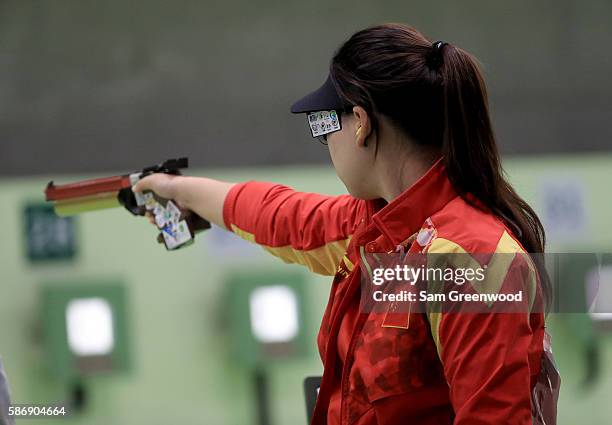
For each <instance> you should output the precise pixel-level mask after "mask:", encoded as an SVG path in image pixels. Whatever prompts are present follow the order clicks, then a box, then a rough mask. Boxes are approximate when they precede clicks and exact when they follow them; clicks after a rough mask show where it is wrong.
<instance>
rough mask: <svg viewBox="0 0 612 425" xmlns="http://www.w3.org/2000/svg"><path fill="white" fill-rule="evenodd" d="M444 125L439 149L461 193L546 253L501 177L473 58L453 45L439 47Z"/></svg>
mask: <svg viewBox="0 0 612 425" xmlns="http://www.w3.org/2000/svg"><path fill="white" fill-rule="evenodd" d="M442 55H443V64H442V66H441V67H440V73H441V74H442V80H443V83H442V85H443V91H444V94H443V105H444V106H443V108H444V114H443V115H444V124H443V129H444V130H443V139H442V154H443V156H444V162H445V167H446V171H447V174H448V177H449V180H450V181H451V183H452V184H453V186H454V187H455V190H457V192H458V193H459V195H460V196H462V197H464V198H466V199H467V200H470V199H471V197H470V196H469V195H468V194H471V195H472V196H474V197H475V198H476V199H477V200H478V201H479V203H481V204H483V205H484V206H485V207H486V208H487V209H488V210H490V212H492V213H493V214H495V215H497V216H498V217H500V218H502V219H503V220H504V221H505V222H506V223H507V225H508V226H509V227H510V228H511V229H512V231H513V233H514V235H515V237H516V238H517V239H519V241H520V242H521V244H522V245H523V247H524V248H525V249H526V250H527V252H530V253H542V252H544V245H545V235H544V227H543V226H542V223H541V222H540V219H539V218H538V216H537V215H536V213H535V212H534V211H533V209H532V208H531V207H530V206H529V205H528V204H527V202H525V201H524V200H523V199H522V198H521V197H520V196H519V195H518V194H517V193H516V192H515V191H514V189H513V188H512V186H511V185H510V184H509V183H508V181H507V180H506V179H505V177H504V172H503V169H502V166H501V160H500V156H499V152H498V150H497V143H496V142H495V136H494V133H493V128H492V126H491V121H490V118H489V111H488V107H487V103H488V101H487V92H486V86H485V84H484V81H483V78H482V75H481V73H480V70H479V67H478V65H477V61H476V59H475V58H474V57H473V56H471V55H470V54H469V53H467V52H465V51H464V50H462V49H460V48H458V47H454V46H451V45H448V46H446V47H445V48H444V49H443V50H442Z"/></svg>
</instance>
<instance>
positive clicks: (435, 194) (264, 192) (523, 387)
mask: <svg viewBox="0 0 612 425" xmlns="http://www.w3.org/2000/svg"><path fill="white" fill-rule="evenodd" d="M224 220H225V224H226V226H227V228H228V229H230V230H232V231H233V232H235V233H236V234H238V235H239V236H241V237H243V238H245V239H247V240H249V241H251V242H255V243H257V244H259V245H261V246H262V247H263V248H264V249H266V250H268V251H269V252H271V253H272V254H274V255H276V256H278V257H280V258H281V259H283V260H284V261H286V262H292V263H299V264H303V265H306V266H307V267H308V268H309V269H311V270H312V271H314V272H317V273H322V274H328V275H334V280H333V283H332V287H331V292H330V297H329V302H328V305H327V309H326V311H325V314H324V317H323V320H322V323H321V327H320V331H319V337H318V345H319V352H320V355H321V358H322V360H323V363H324V374H323V380H322V384H321V389H320V393H319V396H318V399H317V404H316V408H315V413H314V418H313V424H316V425H322V424H326V423H327V424H328V425H339V424H342V425H352V424H358V425H366V424H367V425H370V424H379V425H395V424H397V425H399V424H402V425H405V424H456V425H459V424H461V425H463V424H465V425H468V424H469V425H478V424H487V425H488V424H502V423H503V424H525V425H526V424H531V423H532V401H531V391H532V389H533V388H534V385H535V382H536V380H537V377H538V374H539V373H540V364H541V358H542V352H543V348H542V347H543V337H544V317H543V314H541V313H531V314H452V313H431V314H422V313H410V314H408V313H405V314H403V315H396V316H393V317H390V316H386V315H384V314H375V313H370V314H368V313H363V312H361V311H360V310H359V294H360V274H361V271H360V267H359V264H360V262H361V261H362V259H361V258H363V257H362V255H363V254H364V253H368V252H392V251H393V250H394V249H395V248H396V246H397V245H399V244H402V243H404V245H406V246H408V247H409V249H410V251H411V252H430V253H433V252H468V253H473V252H474V253H484V252H488V253H499V252H503V253H522V252H524V251H523V248H522V247H521V245H520V243H518V242H517V240H516V239H515V238H514V236H513V235H512V233H511V232H510V230H509V229H508V228H507V227H506V226H505V225H504V223H502V221H500V220H499V219H498V218H496V217H494V216H492V215H490V214H487V213H485V212H483V211H481V210H480V209H477V208H475V207H473V206H472V205H470V204H468V203H467V202H466V201H464V200H463V199H462V198H461V197H459V196H457V194H456V193H455V191H454V190H453V187H452V186H451V184H450V182H449V180H448V178H447V176H446V173H445V171H444V167H443V165H442V163H441V161H439V162H438V163H436V164H435V165H434V166H433V167H432V168H431V169H430V170H429V171H428V172H427V173H426V174H425V175H424V176H423V177H422V178H421V179H419V181H417V182H416V183H415V184H414V185H412V186H411V187H410V188H409V189H407V190H406V191H405V192H403V193H402V194H401V195H400V196H398V197H397V198H396V199H394V200H392V202H390V203H389V204H387V205H385V202H384V200H376V201H363V200H359V199H356V198H353V197H351V196H348V195H342V196H324V195H319V194H314V193H303V192H296V191H294V190H292V189H290V188H288V187H286V186H282V185H278V184H271V183H262V182H247V183H242V184H238V185H236V186H235V187H233V188H232V190H231V191H230V193H229V194H228V197H227V199H226V201H225V205H224ZM422 229H424V230H422ZM421 230H422V231H423V232H426V236H428V237H426V238H420V237H419V238H415V235H417V234H418V232H419V231H421ZM517 258H518V257H517ZM519 269H521V270H519ZM517 273H519V274H520V276H524V278H525V279H526V280H531V284H535V285H536V286H539V285H537V283H536V282H537V279H536V278H535V272H534V270H533V268H532V266H531V265H530V264H527V263H525V262H524V261H522V262H521V261H519V260H517V261H514V262H512V264H508V265H507V273H506V275H510V274H514V275H515V276H516V275H517ZM501 279H502V280H503V279H504V277H501Z"/></svg>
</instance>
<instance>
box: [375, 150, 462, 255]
mask: <svg viewBox="0 0 612 425" xmlns="http://www.w3.org/2000/svg"><path fill="white" fill-rule="evenodd" d="M456 196H457V193H456V192H455V190H454V189H453V186H452V185H451V182H450V181H449V180H448V176H447V175H446V171H445V168H444V164H443V161H442V158H440V159H438V160H437V161H436V162H435V163H434V164H433V165H432V166H431V168H430V169H429V170H428V171H427V172H426V173H425V174H423V176H421V178H419V179H418V180H417V181H416V182H415V183H414V184H413V185H412V186H410V187H409V188H408V189H406V190H405V191H404V192H402V193H401V194H400V195H399V196H398V197H397V198H395V199H393V200H392V201H391V202H390V203H388V204H387V205H385V206H384V207H382V209H380V210H378V211H377V212H375V213H374V214H373V215H372V222H373V223H374V225H375V227H376V228H377V229H378V230H379V231H380V233H382V234H383V235H384V236H385V238H386V239H387V240H389V241H390V242H391V243H392V244H393V245H394V246H395V245H398V244H400V243H402V242H403V241H404V240H406V239H407V238H408V237H409V236H411V235H412V234H414V233H415V232H417V231H418V230H419V229H420V228H421V226H422V225H423V222H424V221H425V220H426V219H427V218H428V217H430V216H431V215H433V214H434V213H436V212H437V211H439V210H440V209H442V207H444V206H445V205H446V204H447V203H448V202H449V201H451V200H452V199H453V198H455V197H456ZM369 203H370V205H369V207H370V211H376V208H377V206H378V208H380V203H379V200H375V201H370V202H369Z"/></svg>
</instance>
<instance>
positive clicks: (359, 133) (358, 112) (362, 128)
mask: <svg viewBox="0 0 612 425" xmlns="http://www.w3.org/2000/svg"><path fill="white" fill-rule="evenodd" d="M353 118H354V120H353V125H354V131H355V143H357V146H359V147H361V146H363V147H366V146H367V145H368V144H367V139H368V137H369V136H370V133H371V131H372V122H371V120H370V117H369V116H368V113H367V112H366V110H365V109H363V108H362V107H361V106H354V107H353Z"/></svg>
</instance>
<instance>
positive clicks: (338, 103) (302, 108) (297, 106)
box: [291, 77, 350, 114]
mask: <svg viewBox="0 0 612 425" xmlns="http://www.w3.org/2000/svg"><path fill="white" fill-rule="evenodd" d="M349 108H350V106H349V105H346V104H345V103H344V102H343V101H342V99H341V98H340V96H338V92H337V91H336V88H335V87H334V83H332V80H331V77H327V80H325V82H324V83H323V85H322V86H321V87H319V88H318V89H316V90H315V91H313V92H312V93H310V94H307V95H306V96H304V97H303V98H301V99H300V100H298V101H297V102H295V103H294V104H293V105H292V106H291V112H292V113H294V114H300V113H306V112H316V111H331V110H332V109H334V110H336V111H343V110H346V109H349Z"/></svg>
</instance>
